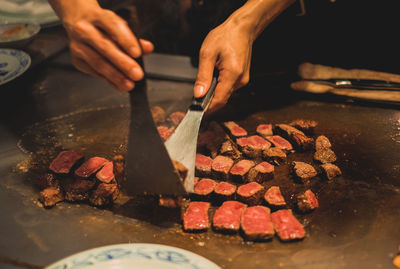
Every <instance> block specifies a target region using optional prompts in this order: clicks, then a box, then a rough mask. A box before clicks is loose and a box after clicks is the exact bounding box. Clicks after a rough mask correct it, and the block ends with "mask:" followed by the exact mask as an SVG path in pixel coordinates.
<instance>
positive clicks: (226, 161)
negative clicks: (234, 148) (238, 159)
mask: <svg viewBox="0 0 400 269" xmlns="http://www.w3.org/2000/svg"><path fill="white" fill-rule="evenodd" d="M232 165H233V160H232V159H230V158H228V157H225V156H221V155H219V156H217V157H215V159H214V160H213V162H212V169H214V170H215V171H221V172H224V173H228V172H229V170H230V169H231V167H232Z"/></svg>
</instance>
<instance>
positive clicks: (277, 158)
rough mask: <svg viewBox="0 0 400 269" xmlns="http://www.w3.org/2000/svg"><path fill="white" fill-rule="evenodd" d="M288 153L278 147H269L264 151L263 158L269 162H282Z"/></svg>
mask: <svg viewBox="0 0 400 269" xmlns="http://www.w3.org/2000/svg"><path fill="white" fill-rule="evenodd" d="M286 157H287V156H286V153H285V152H284V151H283V150H281V149H280V148H277V147H271V148H267V149H265V150H264V151H263V158H264V159H265V160H267V161H268V162H271V163H272V162H273V163H276V164H280V163H282V162H284V161H285V159H286Z"/></svg>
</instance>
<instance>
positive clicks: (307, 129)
mask: <svg viewBox="0 0 400 269" xmlns="http://www.w3.org/2000/svg"><path fill="white" fill-rule="evenodd" d="M289 125H290V126H293V127H294V128H296V129H299V130H301V131H303V132H304V133H306V134H309V135H313V134H314V131H315V127H317V125H318V122H316V121H314V120H303V119H298V120H294V121H292V122H291V123H289Z"/></svg>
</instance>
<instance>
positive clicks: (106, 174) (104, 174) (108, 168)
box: [96, 162, 115, 183]
mask: <svg viewBox="0 0 400 269" xmlns="http://www.w3.org/2000/svg"><path fill="white" fill-rule="evenodd" d="M96 177H97V179H98V180H100V181H101V182H103V183H111V182H112V181H113V180H114V178H115V177H114V165H113V162H108V163H106V164H105V165H104V166H103V168H101V169H100V170H99V172H97V174H96Z"/></svg>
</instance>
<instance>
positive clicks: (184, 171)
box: [172, 160, 188, 180]
mask: <svg viewBox="0 0 400 269" xmlns="http://www.w3.org/2000/svg"><path fill="white" fill-rule="evenodd" d="M172 164H173V165H174V167H175V169H176V171H177V172H178V174H179V176H180V178H181V179H182V180H185V179H186V176H187V173H188V169H187V168H186V166H184V165H183V164H182V163H181V162H178V161H175V160H172Z"/></svg>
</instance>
